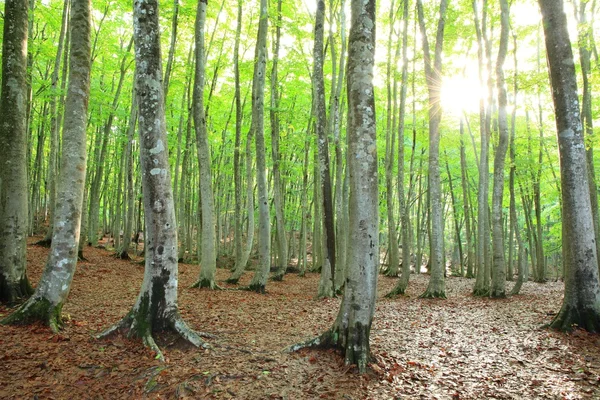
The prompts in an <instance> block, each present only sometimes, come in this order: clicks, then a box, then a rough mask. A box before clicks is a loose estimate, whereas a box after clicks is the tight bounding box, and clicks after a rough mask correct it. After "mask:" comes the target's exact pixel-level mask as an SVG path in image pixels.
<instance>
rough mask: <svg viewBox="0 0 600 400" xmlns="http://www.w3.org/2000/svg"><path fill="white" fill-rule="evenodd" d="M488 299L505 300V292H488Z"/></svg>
mask: <svg viewBox="0 0 600 400" xmlns="http://www.w3.org/2000/svg"><path fill="white" fill-rule="evenodd" d="M490 297H491V298H492V299H505V298H506V292H500V293H496V292H494V291H493V290H492V291H491V292H490Z"/></svg>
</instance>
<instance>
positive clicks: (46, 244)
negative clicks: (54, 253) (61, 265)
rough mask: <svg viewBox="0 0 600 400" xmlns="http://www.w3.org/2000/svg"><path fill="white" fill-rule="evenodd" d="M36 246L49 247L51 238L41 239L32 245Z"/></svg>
mask: <svg viewBox="0 0 600 400" xmlns="http://www.w3.org/2000/svg"><path fill="white" fill-rule="evenodd" d="M34 244H35V245H36V246H42V247H50V246H51V245H52V238H43V239H42V240H38V241H37V242H35V243H34Z"/></svg>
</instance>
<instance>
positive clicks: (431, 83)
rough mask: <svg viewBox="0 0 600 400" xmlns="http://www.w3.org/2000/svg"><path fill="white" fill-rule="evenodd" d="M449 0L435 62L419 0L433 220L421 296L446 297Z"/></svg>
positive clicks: (443, 6) (444, 6) (443, 7)
mask: <svg viewBox="0 0 600 400" xmlns="http://www.w3.org/2000/svg"><path fill="white" fill-rule="evenodd" d="M447 7H448V1H447V0H441V1H440V18H439V20H438V25H437V34H436V43H435V55H434V57H435V58H434V62H433V64H432V62H431V55H430V54H429V41H428V40H427V31H426V29H425V20H424V15H423V4H422V1H421V0H417V10H418V14H419V26H420V29H421V36H422V40H423V59H424V62H425V75H426V77H427V88H428V91H429V174H428V176H429V178H428V179H429V182H428V191H429V208H430V221H431V234H430V236H429V243H430V244H429V247H430V253H431V255H430V260H429V262H430V264H431V277H430V279H429V286H428V287H427V289H426V290H425V293H423V294H422V295H421V297H426V298H429V297H431V298H445V297H446V288H445V268H446V266H445V263H444V231H443V216H442V214H443V207H442V188H441V182H440V165H439V164H440V157H439V146H440V131H439V126H440V122H441V119H442V108H441V106H440V96H441V90H440V86H439V82H441V77H442V48H443V41H444V25H445V18H446V9H447Z"/></svg>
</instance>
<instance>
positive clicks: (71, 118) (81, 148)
mask: <svg viewBox="0 0 600 400" xmlns="http://www.w3.org/2000/svg"><path fill="white" fill-rule="evenodd" d="M71 29H72V41H71V52H70V54H71V55H70V68H69V87H68V92H67V99H66V104H65V120H64V127H63V151H62V157H61V173H60V176H59V177H58V179H57V198H56V200H57V201H56V208H55V212H54V229H53V231H52V244H51V248H50V254H49V255H48V260H47V262H46V267H45V269H44V272H43V274H42V278H41V280H40V283H39V284H38V286H37V288H36V290H35V292H34V293H33V295H32V296H31V297H30V298H29V300H27V301H26V302H25V303H23V304H22V305H21V306H20V307H19V308H18V309H17V310H16V311H15V312H13V313H12V314H11V315H9V316H8V317H6V318H5V319H4V320H3V321H2V323H30V322H33V321H42V322H43V323H45V324H47V325H49V326H50V328H51V329H52V330H53V331H55V332H56V331H58V330H59V328H60V326H61V322H62V321H61V315H60V313H61V310H62V306H63V304H64V302H65V301H66V299H67V296H68V294H69V290H70V288H71V281H72V280H73V275H74V274H75V267H76V265H77V249H78V244H79V227H80V222H81V213H82V202H83V189H84V185H85V169H86V124H87V106H88V97H89V86H90V1H89V0H74V1H73V5H72V13H71Z"/></svg>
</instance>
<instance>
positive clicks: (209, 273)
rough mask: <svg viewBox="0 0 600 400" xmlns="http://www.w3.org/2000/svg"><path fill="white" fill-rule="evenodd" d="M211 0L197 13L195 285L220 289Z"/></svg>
mask: <svg viewBox="0 0 600 400" xmlns="http://www.w3.org/2000/svg"><path fill="white" fill-rule="evenodd" d="M207 2H208V0H200V1H198V8H197V11H196V12H197V14H196V33H195V41H196V70H195V78H194V100H193V108H194V127H195V128H196V145H197V146H198V165H199V171H200V174H199V175H200V184H199V187H200V202H201V207H202V227H201V229H202V238H201V239H202V243H201V246H202V255H201V261H200V276H199V278H198V281H197V282H196V283H195V284H194V285H192V287H200V288H203V287H207V288H209V289H215V288H217V285H216V283H215V273H216V271H217V253H216V241H217V238H216V231H215V228H216V227H215V204H214V199H213V189H212V176H211V170H210V169H211V168H210V167H211V166H210V148H209V145H208V133H207V131H206V115H205V114H204V60H205V54H204V23H205V21H206V7H207Z"/></svg>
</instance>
